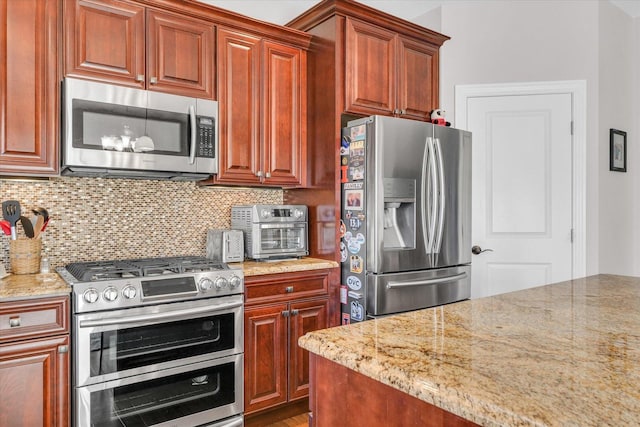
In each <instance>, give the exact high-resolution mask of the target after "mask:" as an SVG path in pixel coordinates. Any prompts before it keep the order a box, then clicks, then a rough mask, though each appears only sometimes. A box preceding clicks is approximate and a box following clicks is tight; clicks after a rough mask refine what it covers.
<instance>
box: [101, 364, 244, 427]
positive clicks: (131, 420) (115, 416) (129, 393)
mask: <svg viewBox="0 0 640 427" xmlns="http://www.w3.org/2000/svg"><path fill="white" fill-rule="evenodd" d="M234 366H235V365H234V363H233V362H231V363H226V364H223V365H218V366H213V367H209V368H206V369H199V370H196V371H190V372H186V373H182V374H177V375H171V376H167V377H160V378H157V379H153V380H148V381H143V382H138V383H133V384H130V385H125V386H120V387H115V388H110V389H107V390H101V391H95V392H93V393H91V425H92V426H93V427H111V426H118V427H121V426H127V427H138V426H140V427H143V426H151V425H155V424H159V423H163V422H166V421H171V420H176V419H179V418H182V417H186V416H188V415H192V414H196V413H198V412H204V411H208V410H212V409H216V408H219V407H221V406H224V405H228V404H231V403H234V400H235V394H236V390H235V367H234ZM161 372H162V371H160V373H161Z"/></svg>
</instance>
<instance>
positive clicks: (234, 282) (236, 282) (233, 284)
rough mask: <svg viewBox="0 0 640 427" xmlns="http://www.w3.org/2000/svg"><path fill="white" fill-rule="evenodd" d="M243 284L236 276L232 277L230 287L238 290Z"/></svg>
mask: <svg viewBox="0 0 640 427" xmlns="http://www.w3.org/2000/svg"><path fill="white" fill-rule="evenodd" d="M241 284H242V280H240V278H239V277H238V276H236V275H233V276H231V279H229V287H230V288H231V289H233V288H237V287H238V286H240V285H241Z"/></svg>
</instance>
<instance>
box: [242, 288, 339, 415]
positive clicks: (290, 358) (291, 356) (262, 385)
mask: <svg viewBox="0 0 640 427" xmlns="http://www.w3.org/2000/svg"><path fill="white" fill-rule="evenodd" d="M328 304H329V299H328V297H327V296H325V297H320V298H313V299H309V300H304V301H292V302H284V303H279V304H269V305H258V306H254V307H247V308H246V309H245V314H244V323H245V355H244V375H245V380H244V384H245V406H244V411H245V414H252V413H255V412H258V411H260V410H263V409H267V408H272V407H274V406H277V405H281V404H284V403H287V402H292V401H294V400H297V399H301V398H305V397H307V396H308V393H309V353H308V352H307V351H306V350H303V349H301V348H300V347H299V346H298V338H299V337H301V336H302V335H304V334H305V333H307V332H310V331H314V330H317V329H322V328H326V327H327V312H328Z"/></svg>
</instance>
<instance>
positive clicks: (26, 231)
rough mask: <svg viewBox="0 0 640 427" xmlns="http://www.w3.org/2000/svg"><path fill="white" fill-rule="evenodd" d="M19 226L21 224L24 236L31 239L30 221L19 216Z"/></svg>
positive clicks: (31, 228)
mask: <svg viewBox="0 0 640 427" xmlns="http://www.w3.org/2000/svg"><path fill="white" fill-rule="evenodd" d="M20 224H22V229H23V230H24V234H25V235H26V236H27V237H28V238H30V239H33V224H31V220H30V219H29V218H27V217H26V216H24V215H21V216H20Z"/></svg>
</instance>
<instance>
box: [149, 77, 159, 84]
mask: <svg viewBox="0 0 640 427" xmlns="http://www.w3.org/2000/svg"><path fill="white" fill-rule="evenodd" d="M149 83H151V84H152V85H154V84H156V83H158V78H157V77H151V78H150V79H149Z"/></svg>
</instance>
